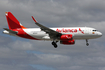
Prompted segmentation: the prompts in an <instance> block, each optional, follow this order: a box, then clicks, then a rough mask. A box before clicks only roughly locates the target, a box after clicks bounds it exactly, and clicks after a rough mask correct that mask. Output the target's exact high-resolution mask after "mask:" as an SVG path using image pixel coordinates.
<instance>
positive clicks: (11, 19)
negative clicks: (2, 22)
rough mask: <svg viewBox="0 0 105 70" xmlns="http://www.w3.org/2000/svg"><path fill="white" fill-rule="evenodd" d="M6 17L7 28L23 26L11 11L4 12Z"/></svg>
mask: <svg viewBox="0 0 105 70" xmlns="http://www.w3.org/2000/svg"><path fill="white" fill-rule="evenodd" d="M6 18H7V22H8V26H9V29H16V28H25V27H24V26H22V25H21V24H20V22H19V21H18V20H17V19H16V18H15V16H14V15H13V14H12V13H11V12H6Z"/></svg>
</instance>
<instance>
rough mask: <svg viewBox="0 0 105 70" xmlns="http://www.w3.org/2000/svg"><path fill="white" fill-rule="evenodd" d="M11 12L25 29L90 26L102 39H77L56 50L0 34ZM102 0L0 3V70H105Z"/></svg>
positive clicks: (104, 6) (13, 0) (0, 0)
mask: <svg viewBox="0 0 105 70" xmlns="http://www.w3.org/2000/svg"><path fill="white" fill-rule="evenodd" d="M7 11H10V12H12V13H13V14H14V16H15V17H16V18H17V19H18V20H19V21H20V22H21V23H22V24H23V25H24V26H25V27H29V28H34V27H38V26H36V25H35V24H34V21H33V20H32V18H31V16H34V17H35V19H36V20H37V21H38V22H39V23H41V24H43V25H45V26H47V27H79V26H80V27H81V26H82V27H83V26H84V27H85V26H87V27H93V28H96V29H97V30H99V31H100V32H102V33H103V36H102V37H101V38H97V39H91V40H89V44H90V45H89V46H88V47H87V46H86V41H85V40H76V43H75V45H61V44H59V43H58V46H59V47H58V48H54V47H53V46H52V45H51V41H36V40H27V39H23V38H19V37H13V36H9V35H6V34H3V33H2V31H3V28H8V25H7V21H6V17H5V12H7ZM104 29H105V0H0V70H105V30H104Z"/></svg>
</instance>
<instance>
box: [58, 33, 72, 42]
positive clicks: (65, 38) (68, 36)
mask: <svg viewBox="0 0 105 70" xmlns="http://www.w3.org/2000/svg"><path fill="white" fill-rule="evenodd" d="M72 39H73V36H72V34H66V35H62V36H61V37H60V40H62V41H66V40H67V41H68V40H72Z"/></svg>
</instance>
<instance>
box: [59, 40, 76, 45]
mask: <svg viewBox="0 0 105 70" xmlns="http://www.w3.org/2000/svg"><path fill="white" fill-rule="evenodd" d="M60 44H65V45H73V44H75V41H74V39H73V40H67V41H60Z"/></svg>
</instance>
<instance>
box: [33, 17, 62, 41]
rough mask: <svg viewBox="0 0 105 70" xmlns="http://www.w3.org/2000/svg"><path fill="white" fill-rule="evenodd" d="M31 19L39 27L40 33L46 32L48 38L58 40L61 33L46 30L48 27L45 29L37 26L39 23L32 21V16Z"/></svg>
mask: <svg viewBox="0 0 105 70" xmlns="http://www.w3.org/2000/svg"><path fill="white" fill-rule="evenodd" d="M32 19H33V20H34V21H35V24H36V25H37V26H39V27H40V29H41V30H42V31H44V32H46V33H47V34H49V36H50V38H51V39H53V40H56V39H59V38H60V36H61V35H62V33H59V32H57V31H54V30H52V29H50V28H48V27H45V26H43V25H41V24H39V23H38V22H37V21H36V20H35V19H34V17H33V16H32Z"/></svg>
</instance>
